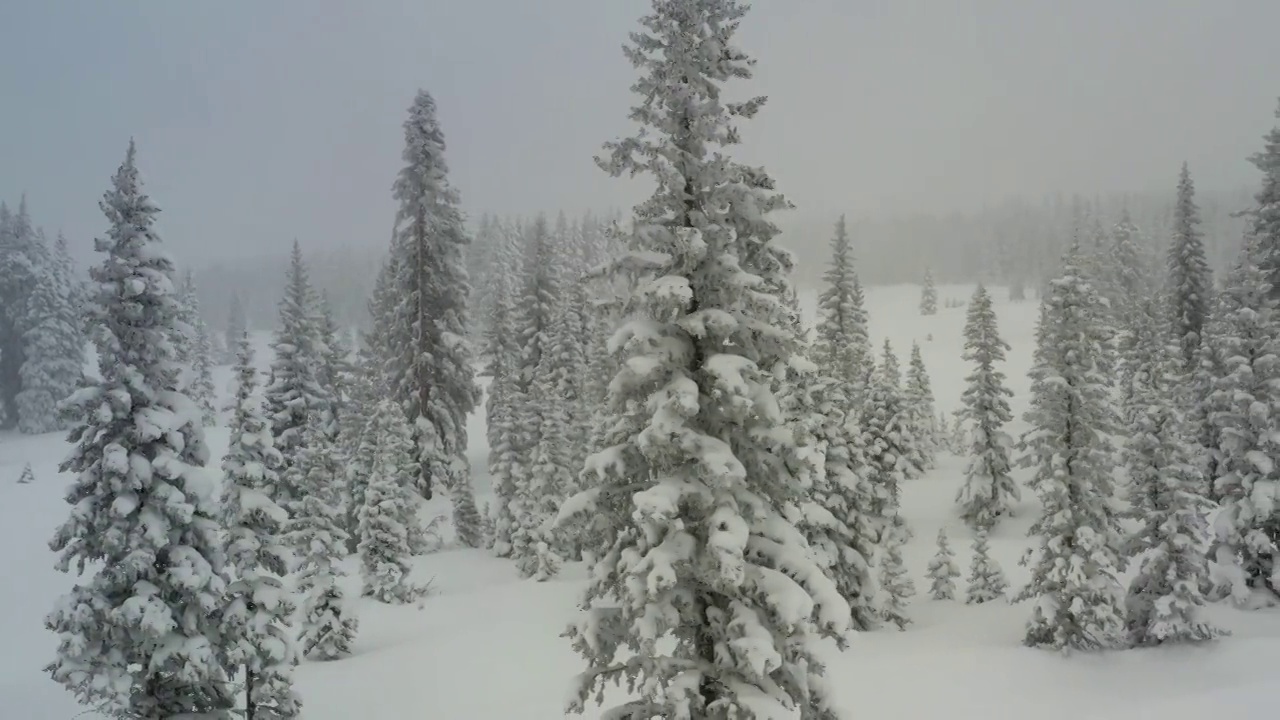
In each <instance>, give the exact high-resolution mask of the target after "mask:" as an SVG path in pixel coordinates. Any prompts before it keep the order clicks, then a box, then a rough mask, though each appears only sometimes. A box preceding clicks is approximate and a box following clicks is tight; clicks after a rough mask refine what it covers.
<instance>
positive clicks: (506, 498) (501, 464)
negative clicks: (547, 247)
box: [485, 223, 524, 557]
mask: <svg viewBox="0 0 1280 720" xmlns="http://www.w3.org/2000/svg"><path fill="white" fill-rule="evenodd" d="M500 228H501V229H500V233H501V238H500V240H499V243H500V244H499V247H498V252H497V257H496V258H495V260H494V264H493V267H492V270H491V272H492V273H493V275H494V277H493V279H492V281H491V283H490V287H491V288H492V291H493V293H494V297H493V298H492V299H491V302H490V305H489V307H490V313H489V322H488V328H487V329H488V336H487V337H486V338H485V355H486V356H487V358H486V359H487V366H486V368H487V373H488V375H489V376H490V378H491V380H490V383H489V389H488V397H487V398H486V400H485V419H486V422H487V433H488V441H489V459H488V463H489V477H490V478H491V480H492V483H493V494H494V501H493V505H492V506H491V507H490V515H491V517H492V521H493V538H492V543H493V551H494V553H495V554H496V555H498V556H499V557H506V556H508V555H510V554H511V550H512V547H511V531H512V530H513V529H514V526H515V517H514V515H513V513H512V506H511V503H512V500H513V499H514V496H515V488H516V485H517V482H518V479H519V475H520V473H521V472H523V463H522V459H521V457H520V455H519V452H518V447H517V445H518V439H517V433H518V432H519V430H520V428H519V426H518V421H517V416H518V415H519V414H520V413H521V412H523V408H522V407H521V402H522V401H523V397H524V396H523V394H522V393H521V392H520V388H519V383H518V378H517V373H518V371H519V365H520V346H519V343H518V339H517V336H518V322H517V320H518V316H519V311H520V306H519V286H520V280H521V275H520V258H521V254H522V245H521V242H522V236H521V234H520V233H519V232H518V231H517V230H516V229H515V228H513V227H511V226H510V225H509V224H507V223H502V224H501V225H500Z"/></svg>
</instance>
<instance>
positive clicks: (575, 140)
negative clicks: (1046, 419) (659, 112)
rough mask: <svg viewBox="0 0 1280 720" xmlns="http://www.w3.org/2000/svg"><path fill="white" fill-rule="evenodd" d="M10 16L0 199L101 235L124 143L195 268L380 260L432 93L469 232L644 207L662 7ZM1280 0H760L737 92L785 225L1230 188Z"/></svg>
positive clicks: (83, 236)
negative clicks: (647, 115)
mask: <svg viewBox="0 0 1280 720" xmlns="http://www.w3.org/2000/svg"><path fill="white" fill-rule="evenodd" d="M12 5H14V6H10V7H7V8H5V9H4V10H3V11H0V20H2V22H0V93H3V96H4V97H6V98H8V99H9V100H10V101H11V102H10V103H7V104H6V105H7V110H8V112H6V113H4V115H3V116H0V117H2V118H3V119H0V127H2V128H3V129H4V132H0V158H3V159H4V160H3V171H2V172H0V198H3V199H6V200H8V201H10V202H13V201H16V199H17V198H18V197H19V196H20V195H21V194H22V193H23V192H26V193H27V195H28V197H29V199H30V203H31V207H32V212H33V215H34V216H35V218H36V220H37V222H39V223H40V224H42V225H44V226H45V227H46V228H47V229H49V230H50V231H57V230H59V229H61V230H63V231H65V232H66V234H67V235H68V237H69V238H71V239H72V241H73V242H74V243H85V244H87V243H88V241H89V239H90V238H92V237H94V236H96V235H99V234H101V232H102V230H103V227H104V222H103V219H102V216H101V214H100V212H99V210H98V207H97V201H98V199H99V198H100V196H101V194H102V192H103V190H105V188H106V186H107V181H108V178H109V177H110V174H111V172H112V171H113V170H114V169H115V167H116V166H117V165H118V164H119V162H120V160H121V158H122V157H123V153H124V149H125V145H126V143H127V141H128V139H129V137H130V136H132V137H135V138H136V139H137V141H138V144H139V160H140V164H141V167H142V169H143V173H144V177H145V179H146V181H147V183H148V190H149V192H150V193H151V194H152V196H153V197H154V198H155V199H156V201H157V202H158V203H159V204H160V206H161V207H162V209H163V211H164V212H163V214H162V216H161V231H162V233H163V236H164V238H165V240H166V241H167V242H168V243H169V244H170V246H171V248H172V249H173V251H174V252H175V254H178V255H179V256H180V257H181V258H182V259H184V260H186V261H187V262H193V263H194V262H209V261H215V260H217V259H220V258H223V257H232V256H243V255H246V254H253V253H262V252H265V253H269V254H277V253H279V252H283V251H284V250H285V249H286V248H287V246H288V244H289V243H290V242H292V240H293V239H294V238H298V239H300V240H301V241H303V242H304V244H305V245H306V246H307V247H308V248H312V249H316V250H326V249H333V248H337V247H340V246H345V245H351V246H362V247H363V246H368V247H377V248H379V249H381V248H382V247H383V246H384V245H385V242H386V239H387V237H388V234H389V229H390V226H391V221H392V216H393V213H394V205H393V203H392V200H391V195H390V185H391V182H392V179H393V177H394V175H395V173H396V171H397V170H398V169H399V166H400V157H399V154H400V147H401V144H402V135H401V129H400V124H401V122H402V121H403V118H404V114H405V108H406V107H407V106H408V104H409V102H410V100H411V99H412V97H413V93H414V91H415V90H416V89H417V88H419V87H422V88H425V89H427V90H429V91H430V92H431V93H432V94H433V95H434V96H435V97H436V99H437V101H438V103H439V107H440V115H441V120H442V122H443V125H444V130H445V133H446V137H447V139H448V142H449V151H448V159H449V163H450V169H451V173H452V179H453V182H454V184H455V186H457V187H458V189H459V190H460V191H461V193H462V197H463V202H464V206H465V207H466V209H467V211H468V212H469V213H471V214H472V215H473V216H478V215H479V214H480V213H483V212H494V213H503V214H533V213H536V212H539V211H545V212H548V213H554V212H555V211H557V210H565V211H567V212H570V213H577V212H581V211H583V210H587V209H596V210H603V209H608V208H617V209H623V210H625V209H626V208H628V207H629V206H630V205H631V204H632V203H633V202H634V201H635V200H637V199H638V198H639V197H640V196H641V195H642V194H643V192H644V189H645V186H643V185H641V184H639V183H632V182H628V181H615V180H610V179H609V178H608V177H607V176H606V175H605V174H604V173H603V172H602V171H600V170H599V169H598V168H596V167H595V165H594V163H593V162H592V156H593V155H594V154H595V153H596V152H598V151H599V148H600V145H601V143H602V142H604V141H606V140H609V139H612V138H614V137H617V136H618V135H620V134H622V133H624V132H627V131H629V130H630V127H631V126H630V123H629V122H628V121H627V119H626V115H627V112H628V108H629V107H630V105H631V104H632V102H633V98H632V95H631V93H630V90H629V86H630V84H631V82H632V80H633V78H634V76H635V73H634V71H633V69H632V68H631V67H630V66H629V65H628V63H627V62H626V60H625V58H624V57H623V55H622V53H621V50H620V48H621V45H622V43H623V42H624V41H625V39H626V35H627V33H628V32H630V31H631V30H633V29H634V27H635V21H636V19H637V18H638V17H639V16H640V15H642V14H643V13H644V12H645V10H646V8H647V7H648V3H647V2H641V1H639V0H632V1H629V2H614V3H602V2H598V1H593V0H548V1H547V2H543V3H537V4H531V3H524V2H518V1H517V0H477V1H476V2H471V3H450V2H445V1H444V0H428V1H427V2H413V3H410V2H394V3H393V2H379V3H370V4H349V3H339V2H333V1H332V0H324V1H323V2H308V3H302V2H300V0H289V1H285V2H275V3H269V4H256V3H255V4H250V3H247V2H231V3H221V4H218V5H216V6H209V5H196V4H190V3H182V4H177V3H173V4H170V3H161V2H135V3H110V4H81V3H77V4H73V5H62V4H56V3H15V4H12ZM1277 25H1280V3H1274V2H1264V1H1263V0H1234V1H1230V2H1221V3H1208V2H1192V1H1189V0H1184V1H1178V2H1172V1H1170V2H1165V1H1159V2H1157V1H1156V0H1142V1H1137V0H1135V1H1134V2H1127V3H1112V2H1103V1H1102V0H1085V1H1082V2H1075V3H1071V4H1066V3H1059V2H1051V1H1049V0H1034V1H1020V2H1018V1H1014V0H989V1H980V0H970V1H963V0H954V1H949V0H948V1H944V0H938V1H936V2H840V1H837V0H809V1H807V2H804V3H796V2H786V1H785V0H758V1H757V2H755V3H754V8H753V10H752V12H751V14H750V15H749V17H748V22H746V23H744V25H743V28H742V32H741V34H740V35H741V40H740V44H741V45H742V47H743V48H744V49H745V50H746V51H747V52H748V53H750V54H751V55H752V56H753V57H754V58H756V59H757V61H758V63H759V64H758V66H757V76H756V78H755V79H754V80H753V81H751V82H750V83H735V84H733V85H731V87H730V89H729V91H728V92H729V93H731V95H732V96H734V97H746V96H748V95H749V94H751V93H762V94H766V95H768V96H769V98H770V99H769V103H768V104H767V105H766V107H765V109H764V110H763V111H762V112H761V114H760V116H759V119H758V120H756V121H754V122H750V123H748V124H746V125H745V126H744V128H743V129H744V140H745V144H744V145H743V146H742V147H741V148H740V149H739V150H738V151H736V152H737V154H738V156H739V157H740V159H742V160H744V161H746V162H750V163H759V164H763V165H765V166H766V167H767V168H768V169H769V170H770V171H771V172H772V173H773V174H774V175H775V177H776V178H777V180H778V184H779V187H780V189H781V190H782V191H783V192H784V193H785V194H787V195H788V197H789V198H790V199H791V200H792V201H793V202H794V203H795V204H796V206H797V209H796V211H794V212H793V213H791V214H789V215H790V216H789V217H788V218H786V219H781V218H780V221H782V222H784V224H792V223H818V222H826V221H827V219H833V218H834V217H835V216H836V215H837V214H839V213H842V212H845V213H849V214H850V215H854V216H864V215H883V214H898V213H905V212H949V211H955V210H963V209H969V208H975V207H978V206H981V205H983V204H990V203H995V202H999V201H1001V200H1002V199H1004V198H1007V197H1010V196H1024V197H1037V196H1044V195H1046V194H1052V193H1057V192H1061V193H1067V194H1070V193H1074V192H1080V193H1084V194H1086V195H1093V194H1097V193H1105V192H1115V191H1134V192H1169V193H1170V194H1172V190H1173V186H1174V183H1175V181H1176V173H1177V170H1178V166H1179V165H1180V164H1181V163H1182V161H1183V160H1186V161H1188V162H1189V163H1190V165H1191V168H1192V172H1193V175H1194V177H1195V179H1196V182H1197V184H1198V186H1199V187H1201V188H1202V189H1205V190H1234V189H1236V188H1239V187H1243V186H1248V185H1252V184H1253V183H1254V182H1255V181H1256V179H1257V174H1256V172H1255V171H1254V169H1253V168H1252V166H1250V165H1249V164H1248V162H1247V160H1246V158H1247V156H1248V155H1249V154H1250V153H1252V152H1254V151H1256V150H1257V149H1259V147H1260V146H1261V136H1262V134H1263V133H1265V132H1266V131H1267V130H1268V129H1269V128H1270V127H1272V126H1273V125H1274V123H1275V119H1274V117H1273V111H1274V109H1275V103H1276V96H1277V94H1280V86H1277V85H1276V84H1275V82H1274V80H1273V79H1272V78H1271V77H1269V74H1270V73H1269V71H1270V70H1272V69H1274V68H1276V67H1280V45H1277V44H1275V43H1274V42H1271V41H1270V38H1269V35H1270V33H1271V32H1272V28H1274V27H1276V26H1277Z"/></svg>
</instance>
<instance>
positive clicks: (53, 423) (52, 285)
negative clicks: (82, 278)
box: [16, 263, 84, 433]
mask: <svg viewBox="0 0 1280 720" xmlns="http://www.w3.org/2000/svg"><path fill="white" fill-rule="evenodd" d="M38 271H39V272H38V277H37V278H36V282H35V289H34V292H33V293H32V295H31V298H30V301H29V306H30V311H29V313H28V316H27V323H26V324H27V327H26V329H25V331H24V332H23V334H22V342H23V350H24V352H23V363H22V367H21V369H20V370H19V373H18V374H19V378H20V380H21V382H22V390H21V391H20V392H19V393H18V395H17V398H16V407H17V411H18V429H19V430H21V431H22V432H24V433H44V432H52V431H54V430H62V429H64V428H65V426H66V423H65V422H64V418H63V417H62V416H61V414H60V412H59V409H58V408H59V404H60V403H62V402H63V401H64V400H66V399H67V398H69V397H71V394H72V393H73V392H75V390H76V389H77V388H78V387H79V386H80V385H81V383H82V381H83V379H84V338H83V335H82V333H81V332H80V330H81V323H82V318H81V317H80V311H79V310H78V309H77V308H76V307H75V305H74V303H75V297H74V294H73V293H74V291H73V289H72V288H71V287H70V278H68V277H67V275H66V272H65V270H64V269H61V268H59V267H58V265H56V264H54V263H50V264H48V265H46V266H44V267H42V268H38Z"/></svg>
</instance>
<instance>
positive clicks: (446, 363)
mask: <svg viewBox="0 0 1280 720" xmlns="http://www.w3.org/2000/svg"><path fill="white" fill-rule="evenodd" d="M404 140H405V144H404V152H403V153H402V154H401V158H402V159H403V160H404V167H403V168H402V169H401V170H400V174H399V175H398V176H397V177H396V181H395V183H394V184H393V186H392V191H393V195H394V196H395V199H396V202H397V203H399V208H398V209H397V211H396V223H395V232H394V235H393V239H392V252H393V253H394V254H395V255H396V258H397V267H398V275H397V278H396V280H395V286H396V288H397V290H398V293H399V297H398V302H397V305H396V308H395V323H396V325H395V328H396V329H395V332H393V333H392V334H391V336H390V338H389V348H388V349H389V351H390V358H391V360H392V362H391V372H392V377H391V390H392V392H393V393H395V397H396V399H397V400H398V401H399V402H400V405H401V407H402V408H403V409H404V412H405V415H406V416H407V417H408V418H409V419H410V421H411V422H412V424H413V428H414V434H415V438H416V439H417V441H418V462H419V466H420V468H421V472H422V480H421V482H420V483H419V489H420V490H421V492H422V494H423V497H425V498H428V499H430V498H431V492H432V487H431V485H432V483H433V482H439V483H442V484H443V486H444V487H445V489H446V490H448V491H449V493H450V494H451V495H452V496H453V499H454V501H455V502H458V501H459V496H462V495H465V496H466V497H465V499H462V500H461V502H462V503H464V504H470V505H474V504H475V498H474V492H473V490H472V489H471V469H470V467H469V466H468V465H467V458H466V451H467V415H468V414H470V412H471V411H472V410H473V409H474V408H475V406H476V404H477V402H479V394H478V393H479V391H478V389H477V388H476V385H475V380H474V377H473V375H474V373H473V370H472V366H471V353H470V350H469V348H468V344H467V341H466V330H467V303H468V298H469V296H470V292H471V285H470V282H469V280H468V279H467V271H466V266H465V264H464V254H465V252H466V248H467V245H468V244H469V243H470V238H469V237H468V236H467V233H466V230H465V228H464V227H463V217H462V210H461V209H460V208H459V203H460V201H459V198H458V193H457V191H456V190H454V188H453V187H452V186H451V185H450V184H449V180H448V173H449V169H448V166H447V165H446V163H445V159H444V152H445V141H444V133H443V132H442V131H441V129H440V123H439V121H438V119H437V118H436V104H435V100H433V99H432V97H431V95H430V94H428V93H427V92H426V91H425V90H419V91H418V94H417V95H416V96H415V97H414V100H413V104H412V105H411V106H410V107H409V118H408V119H407V120H406V121H405V123H404ZM464 532H470V530H469V529H468V530H465V531H464Z"/></svg>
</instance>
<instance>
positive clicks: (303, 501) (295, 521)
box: [285, 412, 359, 660]
mask: <svg viewBox="0 0 1280 720" xmlns="http://www.w3.org/2000/svg"><path fill="white" fill-rule="evenodd" d="M299 430H300V431H301V432H300V436H299V438H298V446H297V447H298V454H297V457H296V458H295V460H294V464H293V465H292V466H290V470H293V471H295V472H300V473H301V474H302V477H303V478H305V487H306V488H307V492H306V494H304V495H303V496H302V497H300V498H298V499H296V501H295V505H294V508H293V511H292V512H291V513H290V515H291V517H290V520H289V524H288V525H287V528H288V530H287V532H286V534H285V542H286V543H288V545H289V546H290V547H293V548H295V549H296V556H297V561H298V566H297V567H296V568H295V571H296V573H297V577H296V583H297V585H296V588H295V590H296V592H297V594H298V595H299V596H300V598H301V605H300V608H299V609H300V611H301V617H300V618H299V620H298V622H299V625H300V627H299V633H298V645H299V650H300V652H301V654H302V655H303V656H306V657H315V658H317V659H320V660H336V659H338V658H340V657H342V656H344V655H347V654H349V653H350V652H351V641H352V640H354V639H355V635H356V631H357V629H358V628H359V620H358V619H357V617H356V615H355V612H354V610H353V608H351V607H349V606H348V605H347V599H346V593H345V591H344V590H343V589H342V579H343V577H345V575H346V573H345V571H343V569H342V566H341V565H338V564H337V561H338V560H339V559H341V558H342V556H343V549H344V548H345V546H346V542H347V533H346V531H344V530H343V529H342V517H343V508H342V497H341V481H340V477H341V476H340V468H339V467H338V465H337V463H336V462H335V453H334V447H333V440H332V439H331V438H330V437H329V431H328V423H326V422H325V419H324V416H323V415H321V414H320V413H319V412H314V413H312V414H311V415H309V416H308V417H307V419H306V420H305V421H304V423H303V425H302V426H301V427H300V428H299Z"/></svg>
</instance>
